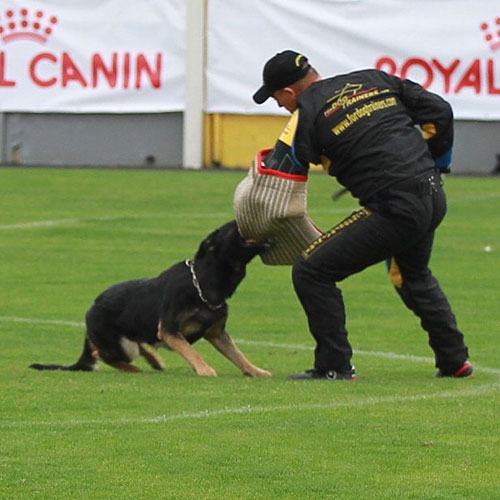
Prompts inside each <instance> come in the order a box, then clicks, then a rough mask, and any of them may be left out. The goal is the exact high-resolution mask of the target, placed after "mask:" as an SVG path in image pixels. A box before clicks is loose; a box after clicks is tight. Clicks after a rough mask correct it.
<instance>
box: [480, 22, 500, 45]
mask: <svg viewBox="0 0 500 500" xmlns="http://www.w3.org/2000/svg"><path fill="white" fill-rule="evenodd" d="M480 28H481V30H482V32H483V33H484V39H485V41H486V43H487V44H488V45H489V46H490V49H491V50H498V49H500V17H497V18H496V19H495V21H494V22H493V23H491V24H489V23H487V22H483V23H481V26H480Z"/></svg>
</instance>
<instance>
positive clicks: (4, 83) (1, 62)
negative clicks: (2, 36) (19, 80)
mask: <svg viewBox="0 0 500 500" xmlns="http://www.w3.org/2000/svg"><path fill="white" fill-rule="evenodd" d="M6 66H7V64H6V59H5V53H4V52H0V87H15V86H16V82H15V81H14V80H8V79H7V77H6V76H5V68H6Z"/></svg>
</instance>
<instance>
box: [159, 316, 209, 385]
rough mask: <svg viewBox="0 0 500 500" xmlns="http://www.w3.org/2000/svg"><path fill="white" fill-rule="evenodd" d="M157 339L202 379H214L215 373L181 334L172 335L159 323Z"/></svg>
mask: <svg viewBox="0 0 500 500" xmlns="http://www.w3.org/2000/svg"><path fill="white" fill-rule="evenodd" d="M158 338H159V339H163V340H164V341H165V342H166V343H167V345H168V347H170V349H172V350H173V351H175V352H178V353H179V354H180V355H181V356H182V357H183V358H184V359H185V360H186V361H187V362H188V363H189V364H190V365H191V366H192V368H193V370H194V371H195V372H196V373H197V374H198V375H200V376H202V377H216V376H217V372H216V371H215V370H214V369H213V368H212V367H211V366H209V365H208V364H207V363H206V361H205V360H204V359H203V358H202V356H201V354H200V353H199V352H198V351H196V349H195V348H194V347H193V346H192V345H191V344H190V343H189V342H188V341H187V340H186V338H185V337H184V335H182V333H177V334H172V333H170V332H168V331H166V330H165V328H164V327H163V325H162V323H161V321H160V324H159V325H158Z"/></svg>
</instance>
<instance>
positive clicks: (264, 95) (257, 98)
mask: <svg viewBox="0 0 500 500" xmlns="http://www.w3.org/2000/svg"><path fill="white" fill-rule="evenodd" d="M272 95H273V94H272V92H271V91H270V90H269V89H268V88H267V87H266V86H265V85H262V87H261V88H260V89H259V90H257V92H255V94H254V95H253V100H254V102H256V103H257V104H262V103H264V102H266V101H267V100H268V99H269V98H270V97H271V96H272Z"/></svg>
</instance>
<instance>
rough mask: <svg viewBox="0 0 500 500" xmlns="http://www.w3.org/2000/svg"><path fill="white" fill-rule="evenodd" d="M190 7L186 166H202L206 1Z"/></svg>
mask: <svg viewBox="0 0 500 500" xmlns="http://www.w3.org/2000/svg"><path fill="white" fill-rule="evenodd" d="M186 8H187V12H186V32H187V33H186V97H185V100H186V102H185V108H184V119H183V130H182V132H183V135H182V146H183V151H182V166H183V167H184V168H196V169H199V168H201V167H202V165H203V108H204V105H205V11H206V0H188V1H187V5H186Z"/></svg>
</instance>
